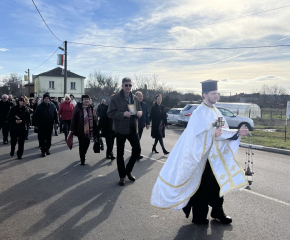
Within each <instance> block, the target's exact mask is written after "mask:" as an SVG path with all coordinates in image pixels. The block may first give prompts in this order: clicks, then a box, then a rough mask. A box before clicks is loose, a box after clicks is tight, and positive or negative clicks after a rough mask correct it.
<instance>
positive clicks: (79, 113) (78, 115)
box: [70, 103, 99, 137]
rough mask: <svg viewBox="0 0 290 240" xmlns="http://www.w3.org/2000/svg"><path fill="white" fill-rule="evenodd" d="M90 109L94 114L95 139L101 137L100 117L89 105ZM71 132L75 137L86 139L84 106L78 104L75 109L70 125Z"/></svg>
mask: <svg viewBox="0 0 290 240" xmlns="http://www.w3.org/2000/svg"><path fill="white" fill-rule="evenodd" d="M88 108H91V109H92V113H93V124H94V126H93V135H94V136H95V137H99V131H98V116H97V114H96V111H95V109H94V108H93V107H92V106H91V105H89V106H88ZM70 131H72V132H73V135H75V136H78V137H85V134H84V112H83V104H82V103H77V105H76V106H75V108H74V111H73V116H72V119H71V124H70Z"/></svg>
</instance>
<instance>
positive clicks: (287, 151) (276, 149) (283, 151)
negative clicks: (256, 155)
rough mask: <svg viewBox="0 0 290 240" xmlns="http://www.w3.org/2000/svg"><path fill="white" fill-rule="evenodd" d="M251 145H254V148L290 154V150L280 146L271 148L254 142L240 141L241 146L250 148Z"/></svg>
mask: <svg viewBox="0 0 290 240" xmlns="http://www.w3.org/2000/svg"><path fill="white" fill-rule="evenodd" d="M249 146H251V147H252V149H257V150H261V151H265V152H273V153H279V154H284V155H289V156H290V150H285V149H279V148H271V147H264V146H261V145H253V144H248V143H240V147H244V148H248V147H249Z"/></svg>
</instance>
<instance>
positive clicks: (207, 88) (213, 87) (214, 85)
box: [201, 79, 218, 92]
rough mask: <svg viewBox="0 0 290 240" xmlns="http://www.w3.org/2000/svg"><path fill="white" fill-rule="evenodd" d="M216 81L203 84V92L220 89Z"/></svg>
mask: <svg viewBox="0 0 290 240" xmlns="http://www.w3.org/2000/svg"><path fill="white" fill-rule="evenodd" d="M217 82H218V81H216V80H210V79H209V80H206V81H203V82H201V87H202V92H210V91H216V90H217V89H218V87H217Z"/></svg>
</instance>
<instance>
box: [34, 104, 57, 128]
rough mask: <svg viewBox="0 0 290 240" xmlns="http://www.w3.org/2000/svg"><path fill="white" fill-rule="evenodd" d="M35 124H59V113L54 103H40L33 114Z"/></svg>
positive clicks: (41, 125) (43, 125)
mask: <svg viewBox="0 0 290 240" xmlns="http://www.w3.org/2000/svg"><path fill="white" fill-rule="evenodd" d="M32 123H33V126H38V127H46V126H52V125H53V124H58V123H59V122H58V113H57V111H56V107H55V106H54V104H53V103H51V102H50V103H49V104H48V105H46V104H45V103H44V102H42V103H41V104H39V105H38V106H37V108H36V111H35V113H34V116H33V121H32Z"/></svg>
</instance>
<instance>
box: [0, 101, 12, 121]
mask: <svg viewBox="0 0 290 240" xmlns="http://www.w3.org/2000/svg"><path fill="white" fill-rule="evenodd" d="M12 107H14V105H13V103H11V102H9V101H6V102H3V101H2V100H1V101H0V126H3V125H4V124H5V123H6V122H7V117H8V113H9V111H10V109H11V108H12Z"/></svg>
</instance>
